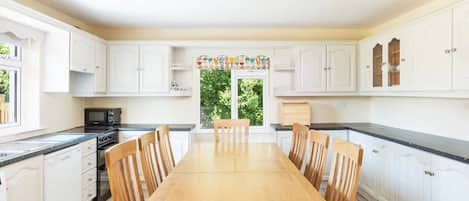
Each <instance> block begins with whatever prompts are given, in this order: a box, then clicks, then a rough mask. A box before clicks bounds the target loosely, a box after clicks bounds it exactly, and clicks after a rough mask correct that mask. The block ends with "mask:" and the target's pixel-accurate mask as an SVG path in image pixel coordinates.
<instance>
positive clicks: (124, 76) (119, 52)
mask: <svg viewBox="0 0 469 201" xmlns="http://www.w3.org/2000/svg"><path fill="white" fill-rule="evenodd" d="M170 52H171V51H170V47H168V46H160V45H120V44H113V45H110V46H109V92H111V93H138V92H141V93H159V92H168V91H169V87H168V86H169V81H168V80H169V75H168V71H169V62H170Z"/></svg>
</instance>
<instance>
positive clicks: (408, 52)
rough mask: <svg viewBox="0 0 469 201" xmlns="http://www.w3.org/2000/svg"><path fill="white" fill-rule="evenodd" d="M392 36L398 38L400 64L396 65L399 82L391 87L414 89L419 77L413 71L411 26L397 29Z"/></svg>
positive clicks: (399, 89) (404, 89)
mask: <svg viewBox="0 0 469 201" xmlns="http://www.w3.org/2000/svg"><path fill="white" fill-rule="evenodd" d="M392 37H393V38H396V39H398V40H399V42H400V64H399V66H397V69H398V70H399V72H400V73H399V81H400V84H399V85H398V86H393V87H392V88H393V90H396V91H411V90H414V89H415V83H416V80H418V79H419V76H416V73H415V64H414V52H415V51H416V50H415V48H414V47H413V41H412V32H411V28H410V27H409V26H407V25H406V26H403V27H401V28H400V29H398V30H397V31H396V32H395V34H393V36H392ZM391 39H392V38H391ZM391 39H390V40H391ZM388 42H389V41H388Z"/></svg>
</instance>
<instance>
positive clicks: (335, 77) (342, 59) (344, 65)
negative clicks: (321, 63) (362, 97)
mask: <svg viewBox="0 0 469 201" xmlns="http://www.w3.org/2000/svg"><path fill="white" fill-rule="evenodd" d="M356 56H357V55H356V46H355V45H327V91H328V92H351V91H355V87H356Z"/></svg>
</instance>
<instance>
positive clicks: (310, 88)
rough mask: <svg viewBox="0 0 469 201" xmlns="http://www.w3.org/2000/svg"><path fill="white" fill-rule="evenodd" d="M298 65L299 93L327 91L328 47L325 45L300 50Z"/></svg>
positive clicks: (297, 82) (297, 83)
mask: <svg viewBox="0 0 469 201" xmlns="http://www.w3.org/2000/svg"><path fill="white" fill-rule="evenodd" d="M297 51H298V53H297V55H298V59H297V63H296V75H297V76H296V77H297V79H296V81H295V83H296V91H297V92H325V91H326V70H327V68H326V47H325V46H324V45H316V46H308V47H301V48H298V50H297Z"/></svg>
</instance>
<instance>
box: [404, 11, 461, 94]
mask: <svg viewBox="0 0 469 201" xmlns="http://www.w3.org/2000/svg"><path fill="white" fill-rule="evenodd" d="M452 17H453V16H452V11H451V10H450V9H445V10H442V11H439V12H437V13H435V14H432V15H430V16H426V17H425V18H421V19H420V20H418V21H417V22H415V23H414V24H412V34H413V37H412V41H413V42H414V43H413V47H414V48H415V54H414V55H415V61H414V62H415V68H416V71H415V76H414V79H415V80H416V87H417V89H418V90H427V91H429V90H449V89H451V83H452V81H451V76H452V71H451V69H452V66H451V65H452V64H451V62H452V58H451V48H452Z"/></svg>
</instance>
